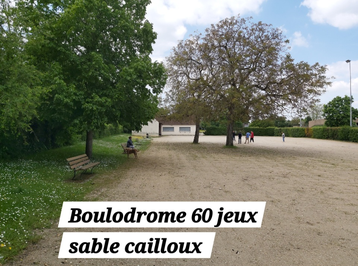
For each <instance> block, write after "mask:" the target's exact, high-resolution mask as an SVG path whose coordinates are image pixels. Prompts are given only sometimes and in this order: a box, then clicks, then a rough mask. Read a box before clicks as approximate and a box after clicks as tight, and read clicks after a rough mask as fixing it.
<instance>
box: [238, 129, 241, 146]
mask: <svg viewBox="0 0 358 266" xmlns="http://www.w3.org/2000/svg"><path fill="white" fill-rule="evenodd" d="M237 137H238V140H237V143H238V144H241V137H242V133H241V131H240V132H239V135H237Z"/></svg>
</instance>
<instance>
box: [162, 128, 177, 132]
mask: <svg viewBox="0 0 358 266" xmlns="http://www.w3.org/2000/svg"><path fill="white" fill-rule="evenodd" d="M163 132H174V127H163Z"/></svg>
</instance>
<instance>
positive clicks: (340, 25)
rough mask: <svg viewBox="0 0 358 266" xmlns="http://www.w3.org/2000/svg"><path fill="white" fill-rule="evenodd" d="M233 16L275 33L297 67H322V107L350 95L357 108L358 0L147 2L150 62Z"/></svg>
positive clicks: (163, 58)
mask: <svg viewBox="0 0 358 266" xmlns="http://www.w3.org/2000/svg"><path fill="white" fill-rule="evenodd" d="M237 15H240V16H241V17H243V18H248V17H252V18H253V21H254V22H258V21H262V22H264V23H267V24H271V25H272V26H273V27H275V28H280V29H281V30H282V31H283V33H284V35H285V36H286V38H287V39H289V40H290V47H291V50H290V54H291V55H292V57H293V58H294V59H295V61H296V62H300V61H305V62H308V63H310V64H314V63H316V62H318V63H319V64H320V65H325V66H327V68H328V71H327V73H326V75H327V77H334V79H332V80H331V81H332V86H330V87H327V88H326V92H325V93H324V94H323V95H322V96H321V97H320V101H321V102H320V103H321V104H326V103H328V102H329V101H331V100H332V99H333V98H334V97H336V96H341V97H343V96H345V95H348V96H349V95H350V91H352V96H353V98H354V99H355V101H354V102H353V104H352V106H353V107H355V108H358V0H289V1H287V0H152V3H151V4H150V5H149V6H148V8H147V18H148V20H149V21H150V22H151V23H152V24H153V27H154V30H155V31H156V32H157V34H158V38H157V40H156V43H155V45H154V51H153V54H152V59H153V60H157V61H164V60H165V57H167V56H169V55H170V53H171V49H172V48H173V47H175V46H176V45H177V44H178V42H179V41H180V40H183V39H185V38H188V36H190V35H191V34H195V33H198V32H199V33H203V32H204V31H205V29H206V28H208V27H210V25H211V24H216V23H218V22H219V21H220V20H222V19H225V18H228V17H232V16H237ZM346 60H351V62H350V63H347V62H346Z"/></svg>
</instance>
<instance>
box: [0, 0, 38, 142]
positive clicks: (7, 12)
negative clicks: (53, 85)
mask: <svg viewBox="0 0 358 266" xmlns="http://www.w3.org/2000/svg"><path fill="white" fill-rule="evenodd" d="M0 10H1V13H0V131H1V132H2V133H3V134H7V135H13V134H15V135H18V134H21V133H23V132H25V131H30V130H31V128H30V121H31V119H33V118H34V117H37V111H36V108H37V106H38V105H39V97H40V95H41V94H42V93H43V92H44V90H43V88H42V87H41V86H40V83H41V82H40V77H41V75H40V73H39V72H38V71H37V70H36V69H35V67H34V66H33V65H32V64H31V63H30V62H29V58H28V56H27V55H26V54H25V53H24V52H23V47H24V40H23V38H22V36H21V34H20V33H19V32H18V31H17V30H18V29H17V28H16V27H14V24H13V16H14V12H13V9H12V8H11V7H10V6H9V4H8V1H1V2H0ZM0 138H1V137H0Z"/></svg>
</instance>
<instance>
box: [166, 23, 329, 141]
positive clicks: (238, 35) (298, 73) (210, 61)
mask: <svg viewBox="0 0 358 266" xmlns="http://www.w3.org/2000/svg"><path fill="white" fill-rule="evenodd" d="M193 38H194V39H195V38H199V40H198V41H197V42H196V43H198V44H199V45H197V47H198V49H196V53H198V54H199V55H200V56H197V59H196V62H195V66H199V67H200V69H201V73H202V76H204V77H205V78H202V79H200V81H201V86H195V88H200V90H201V91H203V90H202V88H203V87H205V88H206V89H205V90H204V91H205V95H203V98H205V99H206V103H207V104H209V106H210V107H211V111H212V112H213V113H216V114H217V116H218V117H222V116H225V117H226V120H227V139H226V145H228V146H231V145H233V138H232V132H233V125H234V123H235V121H243V122H248V121H249V120H250V118H251V117H256V118H257V117H264V115H265V114H270V113H277V110H283V109H284V108H288V107H291V108H292V107H302V106H309V105H312V104H313V103H314V102H315V96H318V95H320V94H321V93H322V92H323V91H324V88H325V86H327V85H329V82H328V80H327V78H326V76H325V72H326V68H325V67H323V66H320V65H319V64H318V63H316V64H314V65H309V64H308V63H306V62H299V63H295V62H294V60H293V58H292V57H291V56H290V54H289V53H288V41H287V40H286V39H285V37H284V36H283V34H282V32H281V31H280V30H279V29H276V28H273V27H272V26H271V25H268V24H265V23H262V22H258V23H254V22H252V20H251V19H244V18H240V17H231V18H227V19H224V20H222V21H220V22H219V23H217V24H215V25H212V26H211V28H208V29H207V30H206V33H205V35H203V36H201V35H197V36H196V37H193ZM171 57H173V58H176V57H177V54H176V53H173V54H172V55H171V56H170V57H169V58H170V60H168V62H169V63H171V62H174V64H176V62H180V64H176V65H174V66H171V68H176V69H182V70H183V69H184V68H185V64H183V63H182V62H181V61H180V60H178V61H176V60H174V59H171ZM184 58H185V57H184ZM186 60H187V61H191V60H192V59H191V58H190V57H187V59H186ZM171 64H173V63H171ZM177 72H179V70H178V71H177ZM182 72H183V73H185V71H184V70H183V71H182ZM170 78H171V77H170ZM176 78H181V79H188V78H187V77H186V75H185V74H182V75H180V76H178V77H176ZM192 88H193V87H190V90H191V89H192ZM182 89H187V90H188V89H189V87H188V86H186V87H184V88H182ZM298 102H299V106H298V105H297V104H298Z"/></svg>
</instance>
